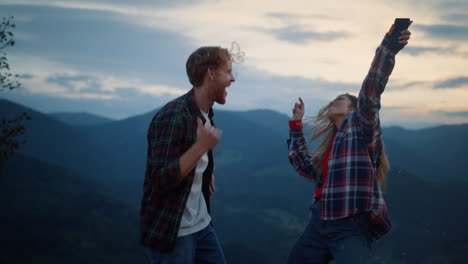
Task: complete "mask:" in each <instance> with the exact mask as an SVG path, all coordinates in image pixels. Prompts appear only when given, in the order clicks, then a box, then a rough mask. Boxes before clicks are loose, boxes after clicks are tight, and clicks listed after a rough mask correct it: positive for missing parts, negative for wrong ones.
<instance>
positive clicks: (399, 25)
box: [390, 18, 410, 48]
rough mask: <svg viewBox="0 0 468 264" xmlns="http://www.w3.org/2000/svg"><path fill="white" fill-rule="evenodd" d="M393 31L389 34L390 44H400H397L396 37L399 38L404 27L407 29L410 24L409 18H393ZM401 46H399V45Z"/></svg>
mask: <svg viewBox="0 0 468 264" xmlns="http://www.w3.org/2000/svg"><path fill="white" fill-rule="evenodd" d="M393 25H394V27H393V32H392V35H390V43H392V44H391V45H397V46H399V45H401V44H399V43H398V42H399V40H398V38H400V35H401V32H402V31H403V30H405V29H407V28H408V27H409V25H410V19H409V18H395V22H394V23H393ZM400 48H401V47H400Z"/></svg>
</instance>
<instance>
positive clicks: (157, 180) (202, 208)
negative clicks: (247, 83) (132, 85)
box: [141, 47, 235, 263]
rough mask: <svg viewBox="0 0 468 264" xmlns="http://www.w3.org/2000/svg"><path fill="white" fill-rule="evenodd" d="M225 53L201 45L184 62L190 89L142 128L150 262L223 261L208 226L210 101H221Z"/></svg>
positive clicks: (215, 133)
mask: <svg viewBox="0 0 468 264" xmlns="http://www.w3.org/2000/svg"><path fill="white" fill-rule="evenodd" d="M231 58H232V57H231V54H230V53H229V51H228V50H227V49H224V48H220V47H201V48H199V49H197V50H196V51H195V52H193V53H192V54H191V55H190V56H189V58H188V60H187V63H186V69H187V75H188V77H189V80H190V83H191V84H192V85H193V88H192V89H191V90H190V91H189V92H188V93H186V94H184V95H182V96H180V97H179V98H176V99H174V100H173V101H171V102H169V103H168V104H166V105H165V106H164V107H162V108H161V110H160V111H159V112H158V113H156V115H155V116H154V117H153V120H152V121H151V124H150V127H149V130H148V158H147V163H146V173H145V181H144V186H143V199H142V204H141V243H142V244H143V245H144V246H145V247H147V252H148V258H149V261H150V263H225V258H224V253H223V250H222V248H221V246H220V244H219V242H218V239H217V237H216V234H215V232H214V230H213V228H212V226H211V217H210V203H209V199H210V195H211V194H212V193H213V192H214V176H213V154H212V149H213V148H214V147H215V146H216V144H217V143H218V140H219V137H220V131H219V130H218V129H217V128H215V127H214V123H213V119H212V117H213V110H212V106H213V104H214V103H215V102H217V103H219V104H225V103H226V96H227V92H226V88H227V87H229V86H230V84H231V83H232V82H234V81H235V78H234V76H233V73H232V59H231Z"/></svg>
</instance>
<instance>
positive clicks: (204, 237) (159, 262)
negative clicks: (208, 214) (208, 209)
mask: <svg viewBox="0 0 468 264" xmlns="http://www.w3.org/2000/svg"><path fill="white" fill-rule="evenodd" d="M147 255H148V260H149V263H150V264H195V263H197V264H198V263H204V264H205V263H206V264H208V263H209V264H225V263H226V260H225V258H224V253H223V250H222V248H221V246H220V244H219V242H218V238H217V237H216V233H215V232H214V230H213V228H212V227H211V224H210V225H208V226H207V227H205V228H204V229H202V230H201V231H198V232H196V233H194V234H191V235H187V236H182V237H178V238H177V241H176V245H175V248H174V250H173V251H172V252H170V253H162V252H159V251H156V250H153V249H149V248H147Z"/></svg>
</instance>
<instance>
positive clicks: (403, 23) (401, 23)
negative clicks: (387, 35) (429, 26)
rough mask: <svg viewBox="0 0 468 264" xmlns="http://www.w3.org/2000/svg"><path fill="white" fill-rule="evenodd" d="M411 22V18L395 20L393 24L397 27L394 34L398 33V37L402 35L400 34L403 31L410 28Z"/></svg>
mask: <svg viewBox="0 0 468 264" xmlns="http://www.w3.org/2000/svg"><path fill="white" fill-rule="evenodd" d="M410 22H411V21H410V19H409V18H395V23H393V24H394V25H395V30H394V31H393V33H397V34H398V35H400V33H401V32H402V31H403V30H405V29H407V28H408V27H409V25H410ZM392 35H393V34H392Z"/></svg>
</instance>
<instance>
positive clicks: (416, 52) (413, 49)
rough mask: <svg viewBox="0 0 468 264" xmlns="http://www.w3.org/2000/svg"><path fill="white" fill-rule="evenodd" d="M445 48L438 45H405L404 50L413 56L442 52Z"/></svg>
mask: <svg viewBox="0 0 468 264" xmlns="http://www.w3.org/2000/svg"><path fill="white" fill-rule="evenodd" d="M442 50H443V48H437V47H418V46H416V47H414V46H412V47H405V48H404V49H403V50H402V52H403V53H407V54H409V55H412V56H417V55H421V54H423V53H429V52H440V51H442Z"/></svg>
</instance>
